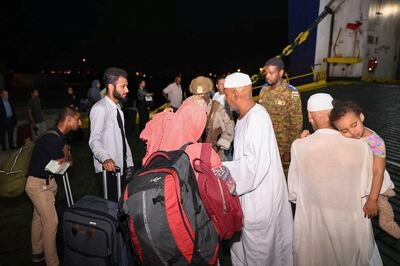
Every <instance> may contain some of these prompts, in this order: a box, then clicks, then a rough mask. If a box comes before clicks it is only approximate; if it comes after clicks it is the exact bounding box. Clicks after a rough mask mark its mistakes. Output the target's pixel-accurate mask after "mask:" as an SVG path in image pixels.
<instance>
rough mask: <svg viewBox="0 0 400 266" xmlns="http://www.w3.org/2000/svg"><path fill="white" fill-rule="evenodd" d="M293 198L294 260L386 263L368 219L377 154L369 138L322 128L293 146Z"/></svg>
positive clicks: (308, 265)
mask: <svg viewBox="0 0 400 266" xmlns="http://www.w3.org/2000/svg"><path fill="white" fill-rule="evenodd" d="M291 157H292V158H291V163H290V167H289V175H288V185H289V197H290V199H291V200H292V201H293V202H296V214H295V219H294V238H293V247H294V264H295V265H297V266H313V265H315V266H320V265H324V266H325V265H326V266H337V265H343V266H347V265H353V266H357V265H382V261H381V258H380V255H379V252H378V249H377V247H376V244H375V240H374V235H373V232H372V225H371V220H370V219H367V218H364V213H363V210H362V208H363V205H364V203H365V198H362V197H363V195H365V192H366V191H367V190H368V184H370V179H371V178H372V152H371V150H370V148H369V146H368V145H367V144H366V143H365V141H364V140H356V139H351V138H345V137H343V136H342V135H341V134H340V133H339V132H338V131H336V130H333V129H319V130H317V131H316V132H315V133H314V134H312V135H311V136H309V137H307V138H304V139H297V140H295V141H294V142H293V144H292V148H291Z"/></svg>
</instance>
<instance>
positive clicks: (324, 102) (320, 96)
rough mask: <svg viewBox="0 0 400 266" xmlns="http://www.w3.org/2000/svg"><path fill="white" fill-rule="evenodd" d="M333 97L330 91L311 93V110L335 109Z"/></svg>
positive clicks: (308, 104) (308, 106)
mask: <svg viewBox="0 0 400 266" xmlns="http://www.w3.org/2000/svg"><path fill="white" fill-rule="evenodd" d="M332 101H333V98H332V96H331V95H330V94H328V93H316V94H313V95H311V97H310V98H309V99H308V102H307V110H308V111H309V112H318V111H324V110H331V109H333V105H332Z"/></svg>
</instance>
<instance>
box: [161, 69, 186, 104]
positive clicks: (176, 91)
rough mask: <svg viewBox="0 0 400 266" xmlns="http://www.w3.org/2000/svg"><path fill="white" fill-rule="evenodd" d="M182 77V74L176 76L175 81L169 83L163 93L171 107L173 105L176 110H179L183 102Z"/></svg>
mask: <svg viewBox="0 0 400 266" xmlns="http://www.w3.org/2000/svg"><path fill="white" fill-rule="evenodd" d="M181 82H182V78H181V77H180V76H176V77H175V81H174V82H172V83H171V84H169V85H168V86H167V87H166V88H165V89H163V95H164V97H165V98H166V99H167V101H168V102H169V107H171V108H172V109H173V110H174V112H176V110H178V108H179V106H181V103H182V87H181Z"/></svg>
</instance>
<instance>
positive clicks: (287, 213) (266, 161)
mask: <svg viewBox="0 0 400 266" xmlns="http://www.w3.org/2000/svg"><path fill="white" fill-rule="evenodd" d="M225 94H226V101H227V102H228V104H229V106H230V107H231V108H232V109H233V110H235V111H238V112H239V119H238V121H237V124H236V128H235V138H234V147H235V149H234V154H233V161H230V162H229V161H228V162H223V165H225V166H226V167H228V169H229V170H230V172H231V174H232V177H233V179H234V180H235V182H236V192H237V194H238V195H239V197H240V204H241V207H242V210H243V214H244V225H243V229H242V233H241V236H240V239H239V240H238V241H236V242H234V243H233V244H232V248H231V258H232V264H233V265H269V266H270V265H272V266H275V265H293V255H292V251H293V249H292V233H293V231H292V229H293V217H292V212H291V208H290V203H289V201H288V193H287V186H286V181H285V175H284V173H283V169H282V164H281V160H280V156H279V151H278V145H277V143H276V139H275V134H274V130H273V127H272V123H271V119H270V117H269V115H268V113H267V111H266V110H265V108H264V107H262V106H261V105H259V104H256V103H255V102H254V101H253V98H252V87H251V80H250V77H249V76H248V75H246V74H243V73H239V72H237V73H233V74H231V75H229V76H227V77H226V79H225Z"/></svg>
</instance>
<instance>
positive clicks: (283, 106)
mask: <svg viewBox="0 0 400 266" xmlns="http://www.w3.org/2000/svg"><path fill="white" fill-rule="evenodd" d="M259 102H260V104H262V105H263V106H264V108H265V109H266V110H267V112H268V113H269V115H270V117H271V120H272V124H273V126H274V131H275V135H276V140H277V142H278V147H279V154H280V156H281V158H282V156H283V155H284V154H285V153H289V152H290V146H291V145H292V142H293V141H294V140H295V139H296V138H298V137H299V135H300V133H301V130H302V128H303V114H302V109H301V99H300V94H299V92H298V91H297V89H296V88H295V87H293V86H291V85H289V84H287V83H286V82H285V81H282V84H281V85H280V86H278V87H276V88H275V89H273V90H271V87H270V86H266V87H263V88H262V89H261V91H260V100H259ZM283 167H284V170H285V173H287V169H288V164H287V163H286V164H285V163H284V164H283Z"/></svg>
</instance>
